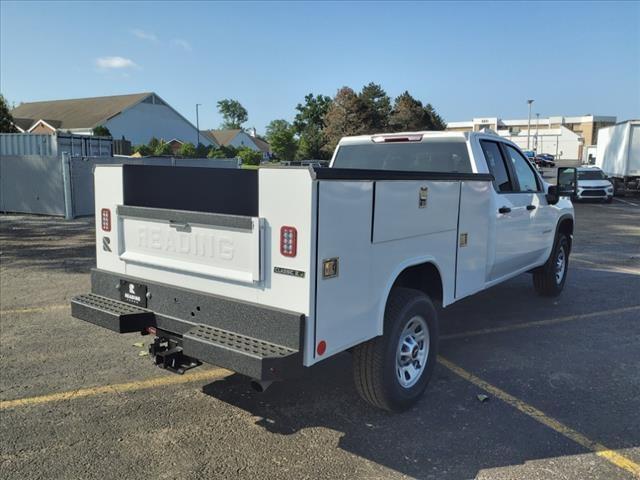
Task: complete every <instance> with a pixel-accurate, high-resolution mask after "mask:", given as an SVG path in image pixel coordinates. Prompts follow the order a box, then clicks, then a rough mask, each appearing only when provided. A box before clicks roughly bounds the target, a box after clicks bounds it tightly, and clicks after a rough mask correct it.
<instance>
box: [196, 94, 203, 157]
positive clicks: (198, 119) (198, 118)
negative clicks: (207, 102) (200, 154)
mask: <svg viewBox="0 0 640 480" xmlns="http://www.w3.org/2000/svg"><path fill="white" fill-rule="evenodd" d="M201 106H202V104H201V103H196V130H198V137H197V142H196V148H198V145H200V117H199V115H198V107H201Z"/></svg>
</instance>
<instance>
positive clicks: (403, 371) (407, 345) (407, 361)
mask: <svg viewBox="0 0 640 480" xmlns="http://www.w3.org/2000/svg"><path fill="white" fill-rule="evenodd" d="M428 356H429V327H428V326H427V322H426V320H425V319H424V318H422V317H421V316H419V315H416V316H415V317H412V318H411V319H410V320H409V321H408V322H407V324H406V325H405V326H404V329H403V330H402V333H401V334H400V340H399V341H398V350H397V354H396V376H397V377H398V382H400V385H401V386H402V387H403V388H411V387H412V386H414V385H415V384H416V383H417V382H418V380H419V379H420V377H421V376H422V373H423V372H424V370H425V368H426V363H427V357H428Z"/></svg>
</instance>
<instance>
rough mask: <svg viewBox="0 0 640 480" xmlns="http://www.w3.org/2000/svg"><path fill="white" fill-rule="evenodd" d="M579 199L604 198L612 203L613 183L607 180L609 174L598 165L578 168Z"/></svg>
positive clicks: (577, 194)
mask: <svg viewBox="0 0 640 480" xmlns="http://www.w3.org/2000/svg"><path fill="white" fill-rule="evenodd" d="M576 199H577V200H604V201H605V202H607V203H611V201H612V200H613V184H612V183H611V182H610V181H609V180H607V176H606V175H605V174H604V172H603V171H602V170H600V169H599V168H597V167H581V168H578V189H577V193H576Z"/></svg>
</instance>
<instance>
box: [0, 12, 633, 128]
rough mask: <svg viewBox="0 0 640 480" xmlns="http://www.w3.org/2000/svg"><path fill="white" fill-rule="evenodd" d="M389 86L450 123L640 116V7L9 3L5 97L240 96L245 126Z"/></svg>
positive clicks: (183, 109)
mask: <svg viewBox="0 0 640 480" xmlns="http://www.w3.org/2000/svg"><path fill="white" fill-rule="evenodd" d="M370 81H374V82H376V83H380V84H381V85H382V86H383V87H384V88H385V89H386V91H387V92H388V93H389V94H390V95H392V96H395V95H398V94H399V93H402V92H403V91H404V90H409V91H410V92H411V93H412V94H413V95H414V96H415V97H417V98H419V99H420V100H422V101H423V102H430V103H432V104H433V105H434V106H435V107H436V109H437V110H438V112H440V113H441V115H443V116H444V118H445V119H446V120H448V121H456V120H467V119H471V118H472V117H478V116H500V117H503V118H525V117H526V115H527V106H526V99H527V98H533V99H535V100H536V101H535V103H534V113H535V112H538V113H540V115H541V116H546V115H581V114H587V113H593V114H600V115H615V116H617V117H618V119H619V120H624V119H628V118H640V3H638V2H623V3H616V2H602V3H594V2H591V3H589V2H584V3H583V2H567V3H542V2H538V3H525V2H522V3H521V2H513V3H510V2H496V3H486V2H477V3H411V2H407V3H404V2H392V3H386V2H354V3H344V2H342V3H338V2H336V3H333V2H322V3H293V2H283V3H277V2H273V3H267V2H255V3H254V2H245V3H238V2H237V3H213V2H212V3H204V2H193V3H189V2H153V3H151V2H149V3H145V2H139V3H115V2H112V3H81V2H70V3H63V2H48V3H47V2H43V3H38V2H5V1H3V2H2V3H1V4H0V90H1V91H2V93H3V94H4V95H5V96H6V97H7V98H8V100H9V101H10V102H15V103H16V104H17V103H19V102H21V101H34V100H52V99H59V98H77V97H87V96H101V95H112V94H122V93H135V92H141V91H155V92H156V93H158V94H159V95H160V96H161V97H163V98H164V99H165V100H167V101H168V102H169V103H170V104H171V105H172V106H173V107H175V108H176V109H177V110H178V111H179V112H180V113H182V114H183V115H184V116H186V117H187V118H189V119H190V120H192V121H194V122H195V106H194V105H195V104H196V103H201V104H203V106H202V107H201V109H200V125H201V127H206V128H215V127H217V126H219V124H220V122H221V119H220V116H219V115H218V113H217V111H216V102H217V100H220V99H222V98H235V99H238V100H239V101H240V102H241V103H242V104H243V105H244V106H245V107H246V108H247V110H248V111H249V122H248V123H247V124H246V126H247V127H250V126H255V127H256V128H257V129H258V131H261V132H262V131H264V127H265V125H266V124H267V123H268V122H269V121H270V120H272V119H275V118H285V119H288V120H291V119H292V118H293V116H294V115H295V106H296V104H297V103H298V102H300V101H302V99H303V97H304V95H305V94H307V93H309V92H313V93H323V94H326V95H333V94H335V92H336V90H337V89H338V88H340V87H341V86H343V85H348V86H350V87H352V88H354V89H360V88H361V87H362V86H363V85H364V84H366V83H368V82H370Z"/></svg>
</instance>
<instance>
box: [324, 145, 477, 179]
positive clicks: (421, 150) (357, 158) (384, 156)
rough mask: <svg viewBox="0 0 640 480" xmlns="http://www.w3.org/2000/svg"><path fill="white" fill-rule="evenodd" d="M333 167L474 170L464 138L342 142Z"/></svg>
mask: <svg viewBox="0 0 640 480" xmlns="http://www.w3.org/2000/svg"><path fill="white" fill-rule="evenodd" d="M333 167H334V168H359V169H370V170H402V171H409V172H455V173H472V170H471V162H470V160H469V154H468V152H467V145H466V143H465V141H464V139H432V140H428V141H426V142H402V143H370V144H363V145H342V146H340V147H339V148H338V152H337V153H336V158H335V160H334V162H333Z"/></svg>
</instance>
